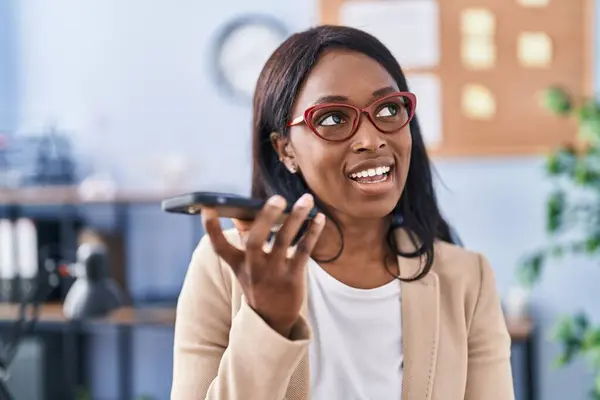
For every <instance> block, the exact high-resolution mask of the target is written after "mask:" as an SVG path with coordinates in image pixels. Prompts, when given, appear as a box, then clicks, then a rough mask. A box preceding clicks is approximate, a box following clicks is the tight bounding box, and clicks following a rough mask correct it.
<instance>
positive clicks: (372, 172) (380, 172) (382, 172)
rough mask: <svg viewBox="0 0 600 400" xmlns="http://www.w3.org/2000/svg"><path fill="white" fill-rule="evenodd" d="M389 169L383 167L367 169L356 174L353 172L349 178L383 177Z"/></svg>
mask: <svg viewBox="0 0 600 400" xmlns="http://www.w3.org/2000/svg"><path fill="white" fill-rule="evenodd" d="M390 169H391V168H390V167H389V166H384V167H377V168H369V169H365V170H363V171H358V172H354V173H352V174H350V178H354V179H356V178H366V177H368V176H379V175H381V176H383V175H385V174H387V173H388V172H390Z"/></svg>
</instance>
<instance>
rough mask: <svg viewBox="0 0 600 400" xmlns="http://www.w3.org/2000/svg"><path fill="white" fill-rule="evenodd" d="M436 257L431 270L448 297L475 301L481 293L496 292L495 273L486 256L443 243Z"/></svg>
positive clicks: (438, 246) (438, 244) (438, 247)
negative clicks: (484, 291) (486, 291)
mask: <svg viewBox="0 0 600 400" xmlns="http://www.w3.org/2000/svg"><path fill="white" fill-rule="evenodd" d="M434 254H435V255H434V263H433V267H432V271H433V272H435V273H436V274H437V275H438V278H439V282H440V288H441V290H442V291H443V292H445V293H446V295H450V296H461V297H465V298H472V299H473V300H475V301H476V300H477V298H478V297H479V296H480V294H481V291H482V290H496V287H495V281H494V272H493V270H492V268H491V266H490V264H489V263H488V261H487V259H486V257H485V256H484V255H483V254H481V253H478V252H474V251H470V250H468V249H465V248H463V247H459V246H456V245H453V244H450V243H446V242H441V241H438V242H436V244H435V253H434Z"/></svg>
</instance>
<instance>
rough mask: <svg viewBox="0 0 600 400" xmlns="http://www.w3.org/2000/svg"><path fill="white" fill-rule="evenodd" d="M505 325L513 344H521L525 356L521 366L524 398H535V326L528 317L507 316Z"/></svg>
mask: <svg viewBox="0 0 600 400" xmlns="http://www.w3.org/2000/svg"><path fill="white" fill-rule="evenodd" d="M506 326H507V328H508V333H509V334H510V337H511V339H512V342H513V344H516V345H521V346H523V350H524V352H525V357H524V361H523V364H524V365H523V367H524V369H525V380H526V382H525V385H526V386H525V387H526V389H525V390H526V392H525V398H526V399H527V400H537V399H538V391H537V377H536V375H535V372H536V371H537V366H536V360H537V354H536V347H535V346H536V345H535V326H534V324H533V322H532V321H531V319H529V318H519V319H516V318H507V319H506Z"/></svg>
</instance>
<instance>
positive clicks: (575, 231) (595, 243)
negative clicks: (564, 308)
mask: <svg viewBox="0 0 600 400" xmlns="http://www.w3.org/2000/svg"><path fill="white" fill-rule="evenodd" d="M542 99H543V106H544V107H545V108H546V109H548V110H549V111H551V112H552V113H554V114H556V115H558V116H562V117H565V118H574V119H575V120H576V121H577V126H578V135H577V137H576V139H575V141H574V142H573V143H572V144H570V145H565V146H563V147H561V148H558V149H557V150H555V151H553V152H552V153H551V154H550V155H549V156H548V158H547V162H546V171H547V174H548V175H549V177H550V179H551V180H552V182H553V184H554V189H553V191H552V192H551V194H550V196H549V198H548V200H547V206H546V229H547V232H548V234H549V239H550V240H549V244H548V245H547V246H545V247H544V248H541V249H538V250H536V251H533V252H531V253H530V254H528V255H527V256H526V257H525V258H524V260H523V262H522V263H521V265H520V267H519V270H518V275H517V276H518V280H519V282H520V284H521V285H523V286H524V287H528V288H531V287H532V286H533V285H534V284H535V283H536V282H537V281H538V280H539V278H540V276H541V273H542V271H543V268H544V266H545V265H546V263H547V262H548V261H549V259H551V258H560V257H563V256H565V255H569V254H570V255H574V254H577V255H585V256H588V257H598V256H600V103H599V102H598V100H596V99H593V98H592V99H586V100H583V101H581V102H580V103H576V101H575V100H574V99H572V98H571V97H570V96H569V94H568V93H567V92H566V91H564V90H562V89H561V88H557V87H552V88H549V89H547V90H546V91H545V92H544V94H543V97H542ZM574 193H575V194H574ZM553 337H554V339H555V340H556V341H557V342H558V343H559V344H560V347H561V354H560V356H559V358H558V360H557V365H558V366H564V365H566V364H569V363H570V362H571V361H573V360H574V359H576V358H585V359H587V360H588V361H589V363H590V368H591V369H592V372H593V373H594V376H595V379H594V384H593V387H592V389H591V391H590V396H591V398H592V399H598V400H600V325H595V324H592V323H591V322H590V321H589V319H588V317H587V315H586V314H585V313H584V312H581V313H577V314H575V315H568V316H564V317H561V318H560V320H559V321H558V323H557V326H556V327H555V329H554V331H553Z"/></svg>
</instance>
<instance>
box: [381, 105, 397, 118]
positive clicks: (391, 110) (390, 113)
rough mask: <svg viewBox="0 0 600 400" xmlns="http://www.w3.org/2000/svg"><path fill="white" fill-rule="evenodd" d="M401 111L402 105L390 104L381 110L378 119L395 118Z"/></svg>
mask: <svg viewBox="0 0 600 400" xmlns="http://www.w3.org/2000/svg"><path fill="white" fill-rule="evenodd" d="M399 111H400V105H398V104H396V103H388V104H385V105H383V106H382V107H381V108H380V109H379V112H378V113H377V115H376V117H395V116H396V115H398V112H399Z"/></svg>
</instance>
